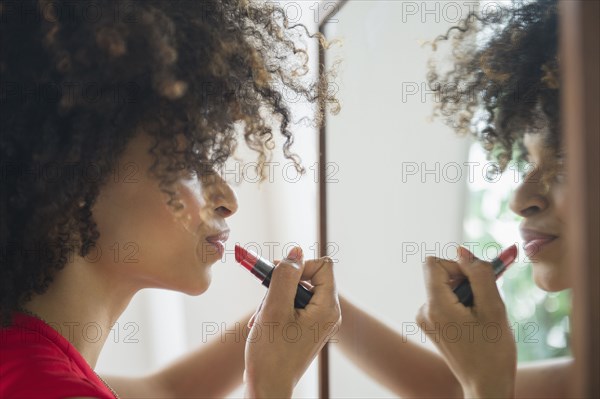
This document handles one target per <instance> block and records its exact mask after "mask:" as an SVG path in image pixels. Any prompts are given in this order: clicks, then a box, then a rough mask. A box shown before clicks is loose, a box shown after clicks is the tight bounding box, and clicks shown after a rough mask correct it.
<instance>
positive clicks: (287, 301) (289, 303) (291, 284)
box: [262, 247, 304, 317]
mask: <svg viewBox="0 0 600 399" xmlns="http://www.w3.org/2000/svg"><path fill="white" fill-rule="evenodd" d="M303 263H304V262H303V254H302V249H301V248H300V247H294V248H292V249H291V251H290V252H289V254H288V256H287V258H286V259H284V260H282V261H281V262H279V264H278V265H277V266H275V270H273V274H272V275H271V283H270V285H269V290H268V291H267V295H266V297H265V300H264V303H263V305H262V309H263V312H268V313H272V314H273V313H274V314H276V317H281V316H283V315H284V314H291V313H292V311H293V310H294V298H295V296H296V289H297V285H298V283H299V282H300V278H301V276H302V271H303V269H304V266H303Z"/></svg>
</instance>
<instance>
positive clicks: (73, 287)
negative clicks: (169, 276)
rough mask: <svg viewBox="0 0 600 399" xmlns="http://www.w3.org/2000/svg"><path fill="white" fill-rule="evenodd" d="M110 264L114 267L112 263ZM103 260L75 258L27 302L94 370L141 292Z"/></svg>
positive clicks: (29, 308) (30, 310) (32, 310)
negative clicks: (114, 328) (115, 328)
mask: <svg viewBox="0 0 600 399" xmlns="http://www.w3.org/2000/svg"><path fill="white" fill-rule="evenodd" d="M109 267H110V266H109ZM109 267H104V265H102V264H100V263H87V262H85V261H81V262H78V261H75V262H73V263H68V264H67V265H66V266H65V267H64V268H63V269H61V270H60V271H58V272H57V273H56V275H55V277H54V280H53V282H52V283H51V284H50V286H49V288H48V290H47V291H46V292H45V293H44V294H41V295H35V296H33V297H32V299H31V301H29V302H27V303H25V304H24V305H23V309H24V310H26V311H29V312H32V313H33V314H34V315H36V316H38V317H40V318H41V319H42V320H44V321H45V322H46V323H48V324H50V325H51V326H52V327H53V328H55V329H56V330H57V331H58V332H59V333H60V334H61V335H62V336H63V337H65V339H67V340H68V341H69V342H70V343H71V344H72V345H73V346H75V348H76V349H77V350H78V351H79V353H81V355H82V356H83V357H84V358H85V360H86V361H87V362H88V364H89V365H90V367H91V368H92V369H93V368H95V366H96V362H97V361H98V357H99V356H100V351H101V350H102V347H103V346H104V342H105V341H106V338H107V337H108V335H109V334H110V331H111V328H112V326H113V325H114V323H115V322H116V321H117V319H118V318H119V317H120V316H121V313H123V311H124V310H125V308H126V307H127V305H128V304H129V302H130V301H131V298H132V297H133V295H134V294H135V293H136V292H137V291H138V289H137V288H135V287H132V286H125V285H124V284H123V281H124V280H125V279H123V278H117V277H118V275H117V274H111V273H110V271H109V269H108V268H109Z"/></svg>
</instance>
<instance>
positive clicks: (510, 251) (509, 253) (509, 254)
mask: <svg viewBox="0 0 600 399" xmlns="http://www.w3.org/2000/svg"><path fill="white" fill-rule="evenodd" d="M498 258H500V261H502V263H503V264H504V266H508V265H510V264H511V263H513V262H514V261H515V259H517V245H516V244H513V245H511V246H510V247H508V248H506V249H505V250H504V251H502V253H501V254H500V256H498Z"/></svg>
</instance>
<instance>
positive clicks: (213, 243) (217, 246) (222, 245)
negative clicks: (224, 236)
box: [208, 241, 225, 257]
mask: <svg viewBox="0 0 600 399" xmlns="http://www.w3.org/2000/svg"><path fill="white" fill-rule="evenodd" d="M208 243H209V244H210V245H211V246H213V247H214V248H215V249H216V251H217V253H218V254H219V256H220V257H222V256H223V254H224V253H225V243H224V242H222V241H209V242H208Z"/></svg>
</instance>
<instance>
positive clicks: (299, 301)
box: [235, 245, 313, 309]
mask: <svg viewBox="0 0 600 399" xmlns="http://www.w3.org/2000/svg"><path fill="white" fill-rule="evenodd" d="M235 260H236V262H238V263H240V264H241V265H242V266H244V267H245V268H246V269H247V270H248V271H249V272H250V273H252V274H254V275H255V276H256V278H258V279H259V280H260V281H262V285H264V286H265V287H267V288H269V285H270V284H271V274H273V270H275V265H274V264H272V263H271V262H269V261H268V260H266V259H265V258H261V257H260V256H258V255H256V254H255V253H253V252H251V251H247V250H245V249H244V248H242V247H241V246H239V245H236V246H235ZM312 295H313V294H312V292H310V291H309V290H307V289H306V288H305V287H303V286H302V285H300V284H298V288H297V289H296V298H294V307H296V308H301V309H303V308H305V307H306V305H307V304H308V302H310V298H312Z"/></svg>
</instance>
